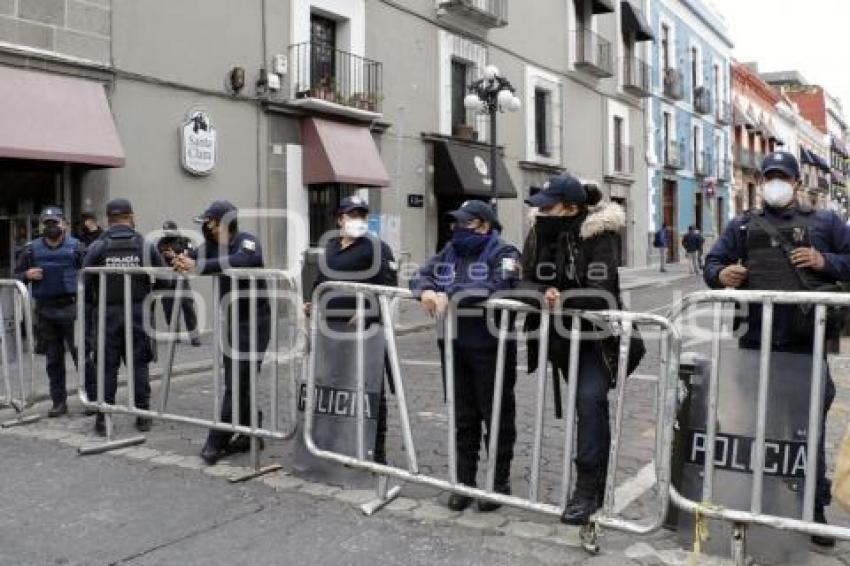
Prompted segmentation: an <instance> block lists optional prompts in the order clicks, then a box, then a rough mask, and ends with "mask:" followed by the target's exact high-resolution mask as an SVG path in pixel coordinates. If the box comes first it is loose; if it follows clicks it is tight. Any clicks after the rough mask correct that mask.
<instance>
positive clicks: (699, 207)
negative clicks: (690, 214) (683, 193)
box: [694, 192, 703, 232]
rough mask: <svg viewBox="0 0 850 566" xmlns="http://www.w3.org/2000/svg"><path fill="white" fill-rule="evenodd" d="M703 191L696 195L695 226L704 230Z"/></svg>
mask: <svg viewBox="0 0 850 566" xmlns="http://www.w3.org/2000/svg"><path fill="white" fill-rule="evenodd" d="M702 207H703V204H702V193H701V192H697V193H696V194H695V195H694V226H696V228H697V230H699V231H700V232H702V215H703V208H702Z"/></svg>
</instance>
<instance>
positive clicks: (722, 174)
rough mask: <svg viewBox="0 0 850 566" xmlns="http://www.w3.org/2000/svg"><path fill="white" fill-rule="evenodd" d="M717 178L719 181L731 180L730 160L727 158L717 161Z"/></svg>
mask: <svg viewBox="0 0 850 566" xmlns="http://www.w3.org/2000/svg"><path fill="white" fill-rule="evenodd" d="M717 178H718V179H719V180H721V181H731V180H732V162H731V161H730V160H729V159H728V158H726V159H721V160H719V162H718V163H717Z"/></svg>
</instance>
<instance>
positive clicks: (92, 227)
mask: <svg viewBox="0 0 850 566" xmlns="http://www.w3.org/2000/svg"><path fill="white" fill-rule="evenodd" d="M80 219H81V220H82V224H81V225H80V231H79V232H78V233H77V239H78V240H80V241H81V242H82V243H83V245H85V246H86V247H89V246H90V245H92V243H93V242H94V241H95V240H97V239H98V238H100V236H101V235H102V234H103V228H101V227H100V226H98V224H97V217H96V216H95V215H94V214H93V213H91V212H84V213H83V214H82V215H81V216H80Z"/></svg>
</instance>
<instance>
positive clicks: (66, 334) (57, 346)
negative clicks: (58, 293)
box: [38, 310, 77, 404]
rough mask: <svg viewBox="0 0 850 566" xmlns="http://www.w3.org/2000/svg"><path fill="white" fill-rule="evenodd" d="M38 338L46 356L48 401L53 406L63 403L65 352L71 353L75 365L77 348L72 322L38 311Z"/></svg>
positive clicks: (65, 396) (65, 395)
mask: <svg viewBox="0 0 850 566" xmlns="http://www.w3.org/2000/svg"><path fill="white" fill-rule="evenodd" d="M38 336H39V339H40V340H41V341H42V345H43V347H44V353H45V355H46V356H47V378H48V380H49V382H50V399H51V400H52V401H53V403H54V404H58V403H64V402H65V401H66V400H67V398H68V391H67V389H66V386H65V381H66V380H65V352H66V351H67V352H70V353H71V358H72V359H73V360H74V365H75V366H76V365H77V348H76V346H75V344H74V321H73V320H64V319H57V318H51V317H50V313H47V312H45V311H44V310H40V312H39V315H38Z"/></svg>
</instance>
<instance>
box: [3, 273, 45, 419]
mask: <svg viewBox="0 0 850 566" xmlns="http://www.w3.org/2000/svg"><path fill="white" fill-rule="evenodd" d="M3 284H4V286H6V285H8V286H12V288H13V289H14V301H13V306H12V308H13V312H14V313H15V316H14V319H13V324H14V327H15V352H16V354H17V360H18V386H19V387H20V393H21V397H20V399H15V396H14V394H13V393H12V386H11V380H10V377H9V369H10V368H9V366H10V362H9V356H8V350H7V349H6V348H7V347H8V340H7V337H6V332H5V330H4V329H0V348H2V355H0V362H2V364H3V380H4V384H5V388H6V396H7V399H8V402H9V405H10V406H11V407H12V408H13V409H14V410H15V418H14V419H11V420H8V421H6V422H4V423H2V424H0V428H11V427H16V426H23V425H27V424H32V423H34V422H38V421H40V420H41V415H35V414H32V415H26V414H25V413H24V411H25V410H26V408H27V405H28V403H27V398H28V396H27V389H26V386H25V385H24V357H23V356H24V352H23V336H21V322H22V321H23V323H24V324H25V325H26V329H27V336H29V337H32V335H33V334H32V332H33V328H32V310H31V305H30V300H29V293H28V291H27V290H26V287H24V286H23V284H22V283H20V282H17V281H4V282H3ZM0 320H5V316H4V315H3V310H2V305H0ZM28 357H29V381H30V387H29V399H32V398H33V389H34V387H35V382H34V373H33V372H34V371H35V356H34V352H33V348H29V356H28Z"/></svg>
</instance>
